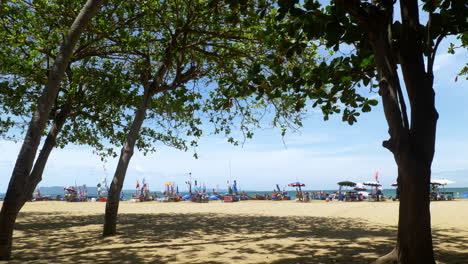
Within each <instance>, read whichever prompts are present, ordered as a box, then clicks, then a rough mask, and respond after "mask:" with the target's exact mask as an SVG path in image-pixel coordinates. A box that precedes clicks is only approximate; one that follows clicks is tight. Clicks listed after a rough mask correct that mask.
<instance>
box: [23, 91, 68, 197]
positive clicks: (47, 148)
mask: <svg viewBox="0 0 468 264" xmlns="http://www.w3.org/2000/svg"><path fill="white" fill-rule="evenodd" d="M72 108H73V96H72V95H70V96H69V98H68V99H67V101H66V102H65V105H64V107H63V109H62V110H61V111H60V112H59V114H58V115H57V117H56V118H55V120H54V122H53V123H52V127H51V128H50V130H49V133H48V134H47V137H46V140H45V141H44V145H43V146H42V149H41V152H40V153H39V156H38V157H37V159H36V161H35V162H34V167H33V168H32V171H31V174H30V175H29V178H28V184H27V190H26V193H27V194H28V195H29V194H32V193H33V192H34V190H35V189H36V187H37V185H38V184H39V182H41V180H42V175H43V173H44V169H45V166H46V164H47V161H48V159H49V156H50V153H52V150H53V149H54V148H55V146H56V145H57V136H58V134H59V133H60V131H61V130H62V128H63V125H64V124H65V122H66V121H67V118H68V116H69V115H70V113H71V111H72Z"/></svg>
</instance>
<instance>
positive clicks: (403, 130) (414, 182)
mask: <svg viewBox="0 0 468 264" xmlns="http://www.w3.org/2000/svg"><path fill="white" fill-rule="evenodd" d="M422 2H423V6H422V10H420V8H419V6H418V1H417V0H401V1H400V10H401V14H400V15H401V21H398V20H395V19H394V16H395V14H394V8H395V7H394V5H395V4H396V1H390V0H377V1H361V0H335V1H332V2H331V3H330V5H329V6H326V7H325V8H321V4H320V3H318V2H317V1H313V0H309V1H304V3H303V5H299V4H298V1H281V0H280V1H278V4H279V9H278V21H282V22H277V23H275V24H276V26H277V27H280V28H282V29H283V36H284V38H285V39H288V38H289V39H292V40H294V42H296V43H304V44H305V45H311V43H318V44H320V43H323V44H325V46H326V47H327V48H330V49H333V50H334V51H339V50H340V49H346V48H348V50H349V47H352V48H354V49H353V50H352V52H350V55H346V54H340V53H337V54H335V56H334V58H333V59H332V60H331V61H329V62H327V61H324V62H322V63H321V64H320V65H319V66H318V67H317V68H316V69H314V70H313V71H312V72H310V71H308V70H307V69H301V71H302V72H303V74H302V75H301V76H300V77H298V78H300V79H302V80H303V82H304V83H306V84H308V85H304V86H302V87H300V88H296V89H295V90H296V91H297V92H299V93H302V94H303V95H304V96H308V97H309V98H311V99H316V102H315V104H314V106H315V105H316V103H317V102H319V103H322V102H323V101H326V102H328V103H327V104H324V105H322V110H323V112H324V114H325V116H326V117H327V115H328V114H330V113H333V112H340V111H339V109H337V108H336V104H337V103H338V102H341V103H344V104H345V105H348V104H349V105H351V106H352V105H353V104H354V105H356V102H354V103H353V101H355V99H354V98H353V97H354V94H355V93H356V89H355V87H356V86H358V87H359V86H361V85H371V87H378V89H379V95H380V96H381V98H382V102H383V109H384V113H385V118H386V120H387V123H388V126H389V135H390V139H388V140H386V141H384V142H383V146H384V147H385V148H387V149H388V150H389V151H391V152H392V153H393V155H394V159H395V162H396V164H397V167H398V182H399V188H400V191H401V192H400V211H399V221H398V235H397V243H396V246H395V249H394V250H393V251H392V252H391V253H390V254H388V255H386V256H384V257H382V258H380V259H378V260H377V261H376V262H375V263H376V264H377V263H399V264H400V263H401V264H409V263H411V264H418V263H421V264H422V263H424V264H427V263H435V260H434V254H433V246H432V236H431V221H430V210H429V202H430V200H429V191H428V190H429V184H430V177H431V164H432V160H433V156H434V145H435V136H436V125H437V119H438V113H437V111H436V107H435V94H434V90H433V80H434V73H433V65H434V61H435V58H436V52H437V49H438V47H439V44H440V43H441V41H442V40H443V39H444V38H445V37H446V36H448V35H457V36H458V37H459V39H460V40H461V42H462V46H464V47H466V45H467V44H468V34H467V31H466V29H467V28H468V24H467V23H468V22H467V20H466V17H467V15H468V13H467V12H468V10H467V9H466V7H465V6H464V5H465V4H464V3H462V2H463V1H451V0H442V1H422ZM420 12H425V14H427V23H425V24H421V22H420V19H421V18H420V16H421V15H420ZM311 41H312V42H311ZM452 51H453V49H452ZM284 52H285V53H288V56H286V59H289V58H290V57H294V56H295V55H296V54H300V53H301V52H302V51H301V49H297V50H291V49H289V48H286V49H284ZM398 67H400V69H401V72H402V77H403V82H404V84H405V85H404V88H403V87H402V85H401V84H400V76H399V74H398V71H397V69H398ZM304 73H306V74H304ZM309 73H310V74H309ZM462 73H466V68H465V70H464V71H462ZM373 79H376V81H377V84H375V85H373V84H372V80H373ZM337 82H339V83H337ZM311 87H315V88H314V89H316V90H321V91H322V94H318V97H316V96H314V95H312V94H311V91H313V88H312V89H311ZM324 87H327V88H326V89H323V88H324ZM321 88H322V89H321ZM404 89H405V90H406V94H404V93H403V90H404ZM350 95H352V96H350ZM407 101H408V102H409V105H407V103H406V102H407ZM361 102H366V100H364V101H361ZM367 102H369V103H370V104H371V105H373V104H375V102H370V101H367ZM408 108H409V109H408ZM335 110H336V111H335ZM362 110H363V111H364V112H366V111H369V110H370V108H369V107H368V106H364V107H363V108H362ZM408 112H409V115H408ZM343 114H344V116H343V120H344V121H348V122H349V121H351V122H350V123H351V124H352V123H353V122H354V121H355V120H356V119H355V116H358V115H359V113H358V112H355V111H349V110H347V109H345V110H344V112H343Z"/></svg>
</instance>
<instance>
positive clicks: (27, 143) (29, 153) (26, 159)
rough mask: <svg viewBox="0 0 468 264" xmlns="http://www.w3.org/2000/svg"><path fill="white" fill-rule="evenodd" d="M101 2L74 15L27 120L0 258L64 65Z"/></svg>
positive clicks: (0, 216) (2, 214)
mask: <svg viewBox="0 0 468 264" xmlns="http://www.w3.org/2000/svg"><path fill="white" fill-rule="evenodd" d="M103 2H104V0H88V1H87V2H86V4H85V6H84V7H83V8H82V10H81V11H80V13H79V14H78V16H77V17H76V18H75V21H74V22H73V24H72V25H71V27H70V30H69V32H68V34H67V35H66V37H65V39H64V40H63V43H62V45H61V47H60V51H59V53H58V55H57V58H56V60H55V62H54V64H53V66H52V69H51V71H50V74H49V76H48V81H47V84H46V86H45V88H44V91H43V93H42V95H41V97H40V98H39V101H38V104H37V109H36V111H35V112H34V114H33V116H32V119H31V122H30V123H29V127H28V131H27V132H26V136H25V139H24V142H23V145H22V147H21V150H20V153H19V155H18V158H17V160H16V164H15V167H14V169H13V173H12V176H11V179H10V183H9V185H8V189H7V193H6V195H5V200H4V202H3V206H2V210H1V211H0V260H9V259H11V248H12V239H13V229H14V224H15V221H16V217H17V215H18V212H19V211H20V209H21V207H22V206H23V205H24V203H25V202H26V200H27V199H28V198H29V197H30V196H31V194H32V191H31V192H30V193H28V191H29V190H31V188H30V185H29V183H30V181H29V179H28V176H29V175H30V172H31V168H32V166H33V163H34V158H35V156H36V153H37V149H38V147H39V144H40V140H41V136H42V132H43V131H44V129H45V126H46V124H47V120H48V117H49V113H50V110H51V108H52V105H53V102H54V101H55V98H56V97H57V93H58V89H59V86H60V83H61V81H62V79H63V76H64V72H65V69H66V66H67V65H68V62H69V60H70V57H71V55H72V53H73V49H74V47H75V45H76V43H77V42H78V39H79V37H80V35H81V33H82V32H83V30H84V29H85V28H86V26H87V25H88V23H89V21H90V20H91V18H92V17H93V16H94V15H95V14H96V13H97V11H98V10H99V7H100V6H101V5H102V3H103ZM33 190H34V189H33Z"/></svg>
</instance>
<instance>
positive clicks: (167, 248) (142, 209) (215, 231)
mask: <svg viewBox="0 0 468 264" xmlns="http://www.w3.org/2000/svg"><path fill="white" fill-rule="evenodd" d="M431 207H432V215H433V217H432V218H433V220H432V221H433V226H434V246H435V250H436V258H437V259H438V260H439V261H440V263H445V264H451V263H453V264H455V263H457V264H460V263H464V261H466V259H468V248H467V246H466V245H468V221H466V219H467V218H468V201H451V202H436V203H433V204H432V205H431ZM104 208H105V204H104V203H91V202H89V203H67V202H31V203H27V204H26V205H25V207H24V208H23V210H22V211H21V213H20V216H19V218H18V221H17V225H16V230H15V233H14V236H15V241H14V249H13V257H14V261H11V262H10V263H192V264H193V263H265V264H267V263H275V264H295V263H296V264H299V263H315V264H320V263H324V264H325V263H327V264H328V263H343V264H345V263H346V264H349V263H357V264H359V263H370V262H371V261H372V260H373V259H375V258H376V257H378V256H380V255H383V254H385V253H388V252H389V251H390V250H391V248H392V246H393V244H394V243H395V242H394V240H395V235H396V223H397V212H398V203H397V202H381V203H375V202H356V203H340V202H332V203H326V202H321V201H313V202H311V203H296V202H294V201H280V202H273V201H242V202H239V203H222V202H210V203H206V204H197V203H191V202H179V203H160V202H146V203H129V202H123V203H121V205H120V208H119V213H120V216H119V220H118V221H119V225H118V231H119V235H118V236H116V237H112V238H102V237H101V232H102V221H103V215H102V214H103V212H104Z"/></svg>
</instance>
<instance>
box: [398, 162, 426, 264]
mask: <svg viewBox="0 0 468 264" xmlns="http://www.w3.org/2000/svg"><path fill="white" fill-rule="evenodd" d="M415 156H417V155H415V153H412V154H411V153H402V155H401V160H400V166H399V167H400V169H401V177H402V179H401V180H402V184H401V185H402V190H400V211H399V221H398V238H397V245H396V249H397V256H398V262H397V263H399V264H435V260H434V251H433V247H432V234H431V214H430V208H429V204H430V200H429V188H430V178H431V165H430V164H427V162H424V161H423V160H421V159H415Z"/></svg>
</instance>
